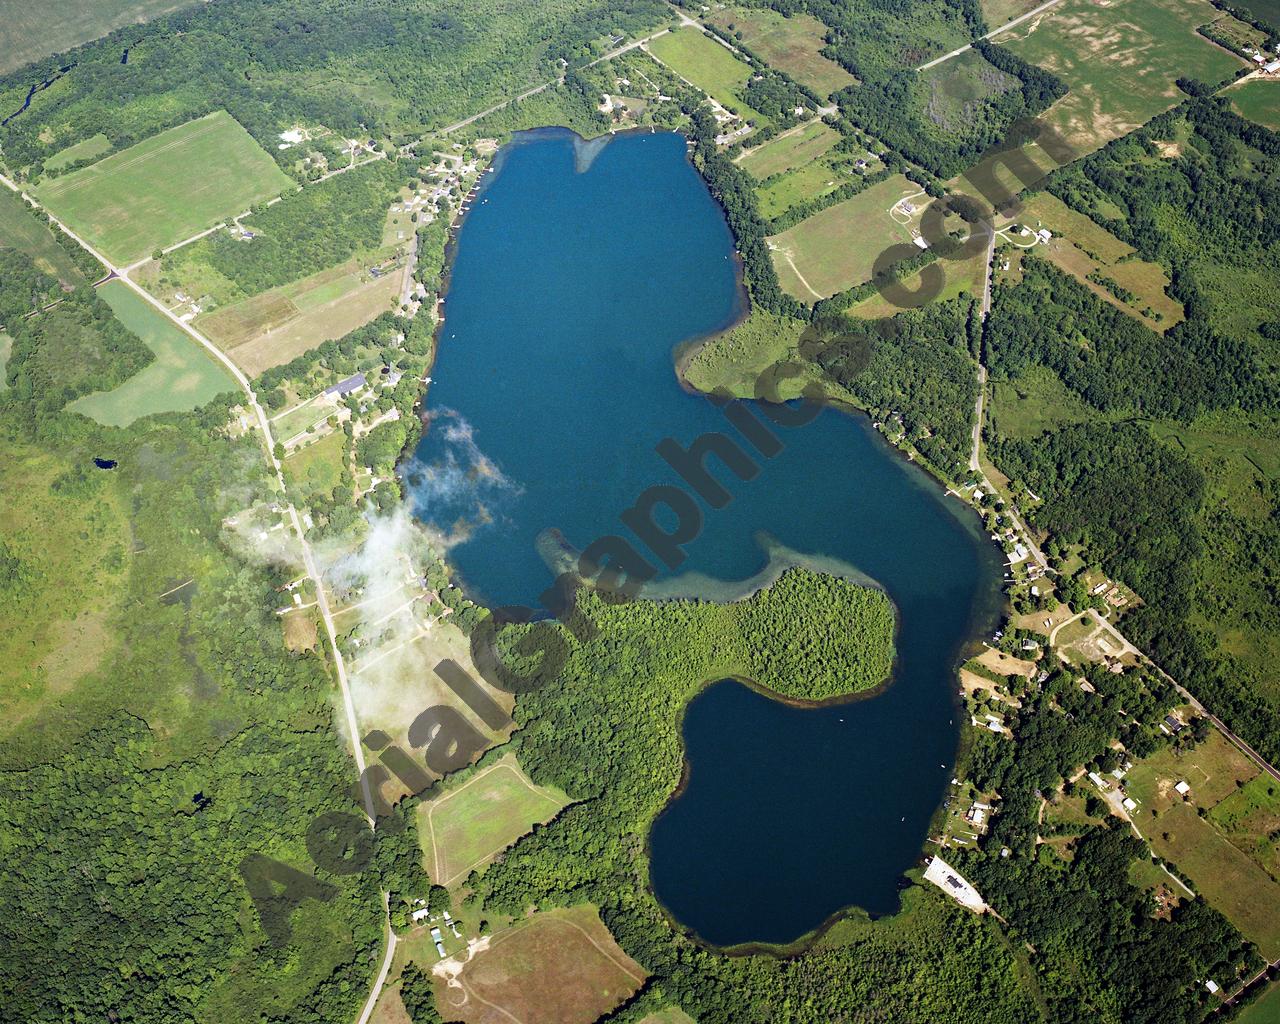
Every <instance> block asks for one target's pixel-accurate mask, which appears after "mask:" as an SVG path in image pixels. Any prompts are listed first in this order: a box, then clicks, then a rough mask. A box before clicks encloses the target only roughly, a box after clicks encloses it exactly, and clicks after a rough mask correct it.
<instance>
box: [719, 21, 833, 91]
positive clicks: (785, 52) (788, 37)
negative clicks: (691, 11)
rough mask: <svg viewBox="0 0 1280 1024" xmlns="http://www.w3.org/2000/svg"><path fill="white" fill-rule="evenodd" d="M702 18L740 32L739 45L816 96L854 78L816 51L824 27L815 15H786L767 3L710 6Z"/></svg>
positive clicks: (822, 37) (822, 42)
mask: <svg viewBox="0 0 1280 1024" xmlns="http://www.w3.org/2000/svg"><path fill="white" fill-rule="evenodd" d="M706 20H707V22H708V23H710V24H712V25H715V26H716V27H717V28H719V29H721V30H722V31H727V32H729V33H730V34H731V35H735V36H736V33H741V38H742V43H743V45H744V46H746V47H747V48H748V49H749V50H751V51H752V52H753V53H754V54H755V55H756V56H757V57H759V58H760V59H761V60H763V61H764V62H765V63H766V64H768V65H770V66H771V67H774V68H777V69H778V70H779V71H781V72H783V73H785V74H787V75H789V76H790V77H791V78H793V79H795V80H796V81H797V82H799V83H800V84H801V85H803V86H807V87H808V88H810V89H812V90H813V91H814V92H815V93H817V94H818V95H819V96H829V95H830V94H831V93H833V92H835V91H836V90H838V89H843V88H845V86H849V85H853V84H854V83H855V82H856V81H857V79H856V78H854V77H853V75H851V74H849V72H848V71H846V70H845V69H844V68H842V67H841V66H840V65H839V64H837V63H836V62H835V61H833V60H830V59H828V58H827V57H824V56H823V55H822V53H821V52H820V51H821V50H822V48H823V47H824V46H826V41H825V38H824V37H825V36H826V33H827V27H826V26H825V25H824V24H822V22H820V21H818V19H817V18H812V17H810V16H809V15H807V14H793V15H791V17H789V18H788V17H784V16H783V15H781V14H779V13H778V12H777V11H772V10H770V9H769V8H767V7H764V8H757V9H752V10H747V9H744V8H741V7H730V8H727V9H725V10H719V9H717V10H713V11H712V12H711V13H710V14H708V15H707V16H706Z"/></svg>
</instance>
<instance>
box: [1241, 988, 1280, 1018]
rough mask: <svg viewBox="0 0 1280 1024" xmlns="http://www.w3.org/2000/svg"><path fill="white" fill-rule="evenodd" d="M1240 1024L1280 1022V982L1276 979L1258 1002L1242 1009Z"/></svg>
mask: <svg viewBox="0 0 1280 1024" xmlns="http://www.w3.org/2000/svg"><path fill="white" fill-rule="evenodd" d="M1236 1020H1237V1021H1238V1022H1239V1024H1280V984H1276V983H1275V982H1274V981H1273V982H1272V983H1271V988H1269V989H1268V990H1267V991H1266V992H1265V993H1264V994H1263V995H1262V996H1261V997H1260V998H1259V999H1258V1000H1257V1001H1256V1002H1253V1003H1250V1004H1249V1005H1248V1006H1246V1007H1245V1008H1244V1009H1243V1010H1241V1011H1240V1016H1239V1017H1237V1018H1236Z"/></svg>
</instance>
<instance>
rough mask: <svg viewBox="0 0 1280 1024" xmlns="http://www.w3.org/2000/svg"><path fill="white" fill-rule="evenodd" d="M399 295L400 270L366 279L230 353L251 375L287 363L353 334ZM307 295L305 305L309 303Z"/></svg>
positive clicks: (385, 308)
mask: <svg viewBox="0 0 1280 1024" xmlns="http://www.w3.org/2000/svg"><path fill="white" fill-rule="evenodd" d="M399 299H400V274H398V273H396V274H388V275H387V276H385V277H382V278H378V279H375V280H368V281H364V282H363V283H361V284H359V285H358V286H357V287H356V288H354V289H353V290H350V291H346V292H343V293H342V294H340V295H339V296H338V297H337V298H335V299H330V300H329V301H327V302H324V303H321V304H319V305H313V306H310V307H309V308H307V309H306V310H305V312H302V313H301V315H300V316H297V317H295V318H293V319H292V320H289V321H288V322H287V323H285V324H283V325H282V326H280V327H278V328H276V329H274V330H271V331H268V332H267V333H266V334H262V335H259V336H258V337H256V338H254V339H253V340H252V341H248V342H246V343H244V344H242V345H238V346H236V347H235V348H233V349H230V350H229V351H228V352H227V354H228V355H229V356H230V357H231V359H232V361H233V362H235V364H236V365H237V366H239V367H240V368H241V369H242V370H244V372H245V373H247V374H248V375H249V376H250V377H256V376H257V375H258V374H260V373H261V372H262V371H263V370H268V369H270V368H271V367H273V366H280V365H281V364H282V363H287V362H289V360H291V359H293V358H294V357H295V356H299V355H301V354H302V353H303V352H307V351H310V350H311V349H313V348H315V347H316V346H317V345H322V344H324V342H326V341H332V340H333V339H335V338H341V337H342V336H343V335H346V334H350V333H351V332H352V331H354V330H355V329H356V328H357V327H363V326H364V325H365V324H367V323H368V322H369V321H370V320H372V319H373V318H374V317H376V316H377V315H378V314H379V313H385V312H387V311H388V310H389V309H391V308H392V307H393V306H394V305H395V304H396V303H398V302H399ZM306 304H307V302H306V299H303V301H302V305H303V306H306Z"/></svg>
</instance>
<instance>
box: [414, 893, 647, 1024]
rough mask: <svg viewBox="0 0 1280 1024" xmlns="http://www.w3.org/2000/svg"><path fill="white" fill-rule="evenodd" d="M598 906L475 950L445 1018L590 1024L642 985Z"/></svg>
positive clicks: (495, 1023)
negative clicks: (600, 914)
mask: <svg viewBox="0 0 1280 1024" xmlns="http://www.w3.org/2000/svg"><path fill="white" fill-rule="evenodd" d="M644 978H645V974H644V971H643V969H641V967H640V965H639V964H637V963H636V962H635V961H634V960H632V959H631V958H630V957H628V956H627V955H626V954H625V953H623V952H622V950H621V949H620V948H619V947H618V944H617V943H616V942H615V941H614V939H613V936H612V935H610V934H609V930H608V929H607V928H606V927H605V926H604V924H603V923H602V922H601V920H600V918H599V916H598V915H597V914H596V911H595V909H594V908H593V907H590V906H580V907H573V908H572V909H569V910H551V911H546V912H543V913H540V914H535V915H534V916H533V917H529V918H525V919H524V920H522V921H519V922H517V923H516V924H514V925H512V926H511V927H510V928H508V929H506V930H505V931H502V932H499V933H498V934H496V935H494V936H492V938H490V940H489V944H488V947H487V948H486V949H483V950H479V951H477V952H475V953H474V954H473V955H472V957H471V959H470V960H469V961H467V963H466V964H464V965H463V966H462V969H461V970H460V971H458V973H457V974H456V976H455V977H454V980H453V981H452V983H451V984H450V985H449V986H448V987H447V988H446V987H444V986H443V985H441V984H437V988H436V993H437V995H436V1003H437V1006H438V1007H439V1009H440V1015H441V1016H442V1017H445V1018H448V1019H449V1020H462V1021H464V1022H465V1024H511V1021H520V1022H521V1024H591V1022H592V1021H594V1020H597V1019H598V1018H599V1017H601V1016H602V1015H604V1014H605V1013H607V1012H608V1011H609V1010H611V1009H613V1008H614V1007H615V1006H617V1005H618V1004H619V1003H621V1002H622V1001H623V1000H624V999H627V998H628V997H629V996H631V995H632V994H633V993H634V992H635V991H636V989H637V988H639V987H640V985H641V984H643V982H644Z"/></svg>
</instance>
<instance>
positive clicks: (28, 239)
mask: <svg viewBox="0 0 1280 1024" xmlns="http://www.w3.org/2000/svg"><path fill="white" fill-rule="evenodd" d="M0 247H3V248H6V249H19V250H21V251H22V252H25V253H26V254H27V255H28V256H30V257H31V258H32V259H33V260H34V261H35V264H36V266H37V267H39V268H40V269H41V270H42V271H44V272H45V273H46V274H49V275H50V276H52V277H56V278H57V279H58V280H59V281H61V282H62V283H63V284H69V285H79V284H83V283H84V275H83V274H81V273H80V271H79V270H78V269H77V268H76V265H75V264H74V263H72V262H71V257H69V256H68V255H67V253H66V251H65V250H64V249H63V248H62V246H60V245H59V244H58V243H57V242H56V241H54V238H53V236H52V235H51V234H50V233H49V228H48V227H46V226H45V225H44V224H42V223H41V222H40V221H39V220H37V219H36V218H35V217H34V216H33V215H32V213H31V209H30V208H29V207H28V206H27V204H26V203H24V202H23V201H22V200H21V199H20V198H18V196H17V195H16V194H14V193H13V192H10V191H9V190H8V189H7V188H0Z"/></svg>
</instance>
